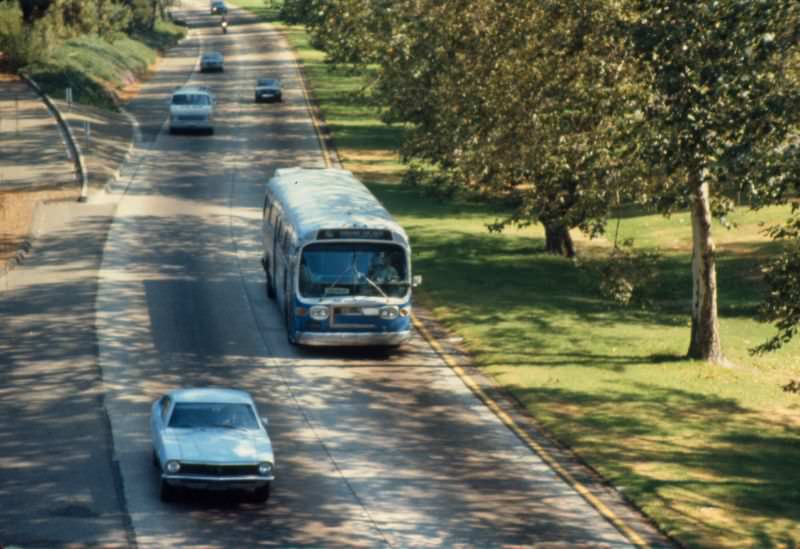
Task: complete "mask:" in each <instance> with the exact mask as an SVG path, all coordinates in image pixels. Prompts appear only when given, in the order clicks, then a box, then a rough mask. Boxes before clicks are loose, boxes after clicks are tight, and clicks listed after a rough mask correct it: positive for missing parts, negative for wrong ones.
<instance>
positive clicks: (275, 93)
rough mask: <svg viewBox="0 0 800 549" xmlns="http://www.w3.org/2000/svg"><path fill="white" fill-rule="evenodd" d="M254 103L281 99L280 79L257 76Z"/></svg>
mask: <svg viewBox="0 0 800 549" xmlns="http://www.w3.org/2000/svg"><path fill="white" fill-rule="evenodd" d="M255 99H256V103H261V102H262V101H283V92H282V91H281V81H280V80H277V79H275V78H259V79H258V80H257V81H256V93H255Z"/></svg>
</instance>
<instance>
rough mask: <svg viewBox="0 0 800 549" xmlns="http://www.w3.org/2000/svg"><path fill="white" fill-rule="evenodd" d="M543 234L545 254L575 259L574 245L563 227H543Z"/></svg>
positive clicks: (567, 231) (566, 229)
mask: <svg viewBox="0 0 800 549" xmlns="http://www.w3.org/2000/svg"><path fill="white" fill-rule="evenodd" d="M544 234H545V250H546V251H547V253H549V254H553V255H563V256H566V257H575V245H574V244H573V242H572V237H571V236H570V234H569V229H568V228H567V227H566V226H565V225H560V224H559V225H545V226H544Z"/></svg>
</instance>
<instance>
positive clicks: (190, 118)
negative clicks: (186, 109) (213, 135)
mask: <svg viewBox="0 0 800 549" xmlns="http://www.w3.org/2000/svg"><path fill="white" fill-rule="evenodd" d="M205 119H206V116H205V115H203V114H182V115H180V116H178V120H180V121H181V122H199V121H201V120H205Z"/></svg>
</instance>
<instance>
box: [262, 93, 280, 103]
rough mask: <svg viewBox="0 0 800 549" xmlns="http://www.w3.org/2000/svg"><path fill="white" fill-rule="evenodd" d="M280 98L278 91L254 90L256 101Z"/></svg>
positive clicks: (278, 99)
mask: <svg viewBox="0 0 800 549" xmlns="http://www.w3.org/2000/svg"><path fill="white" fill-rule="evenodd" d="M282 99H283V97H282V96H281V94H280V93H279V92H256V101H281V100H282Z"/></svg>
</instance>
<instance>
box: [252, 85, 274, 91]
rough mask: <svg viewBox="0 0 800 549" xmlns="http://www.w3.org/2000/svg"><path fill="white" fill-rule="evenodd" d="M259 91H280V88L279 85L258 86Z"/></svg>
mask: <svg viewBox="0 0 800 549" xmlns="http://www.w3.org/2000/svg"><path fill="white" fill-rule="evenodd" d="M256 89H257V90H258V91H278V90H280V88H279V87H278V86H256Z"/></svg>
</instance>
